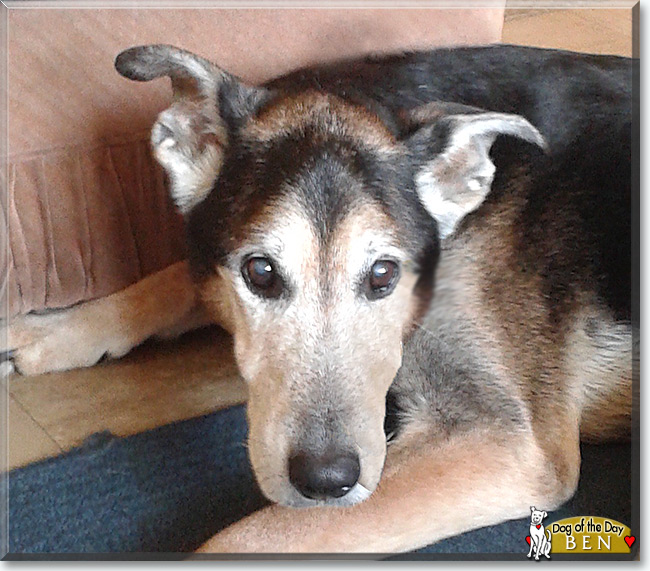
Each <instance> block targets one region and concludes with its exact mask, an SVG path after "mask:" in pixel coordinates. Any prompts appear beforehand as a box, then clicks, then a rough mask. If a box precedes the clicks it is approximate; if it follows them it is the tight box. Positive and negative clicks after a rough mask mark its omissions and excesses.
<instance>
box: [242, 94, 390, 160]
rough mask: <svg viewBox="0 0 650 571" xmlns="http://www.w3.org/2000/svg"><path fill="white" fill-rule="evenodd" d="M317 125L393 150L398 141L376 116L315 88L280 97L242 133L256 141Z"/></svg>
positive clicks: (353, 138) (376, 147) (329, 130)
mask: <svg viewBox="0 0 650 571" xmlns="http://www.w3.org/2000/svg"><path fill="white" fill-rule="evenodd" d="M318 126H320V127H321V128H322V131H323V133H328V134H329V135H330V136H331V135H335V136H337V137H341V138H345V137H349V138H351V139H352V140H354V141H358V142H361V143H363V144H364V145H368V146H371V147H374V148H375V149H377V150H380V151H383V152H393V151H394V149H395V147H396V146H397V144H398V143H397V141H396V140H395V138H394V137H393V135H392V134H391V133H390V131H389V130H388V129H387V128H386V126H385V125H384V124H383V123H382V122H381V121H380V120H379V118H378V117H377V116H375V115H373V114H371V113H369V112H368V111H366V110H365V109H362V108H361V107H354V106H351V105H349V104H347V103H344V102H343V101H341V100H340V99H339V98H338V97H336V96H334V95H327V94H323V93H318V92H315V91H307V92H302V93H300V94H298V95H295V96H285V97H282V98H280V99H279V100H278V101H276V102H274V104H273V105H271V106H269V107H266V108H265V109H264V110H263V111H262V113H261V114H260V115H259V116H258V117H256V118H254V119H253V120H251V121H250V122H249V123H248V125H247V126H246V127H245V128H244V130H243V134H244V136H245V137H249V138H251V139H255V140H258V141H270V140H272V139H275V138H277V137H279V136H282V135H287V134H289V133H295V132H300V131H301V130H304V129H306V128H307V127H318Z"/></svg>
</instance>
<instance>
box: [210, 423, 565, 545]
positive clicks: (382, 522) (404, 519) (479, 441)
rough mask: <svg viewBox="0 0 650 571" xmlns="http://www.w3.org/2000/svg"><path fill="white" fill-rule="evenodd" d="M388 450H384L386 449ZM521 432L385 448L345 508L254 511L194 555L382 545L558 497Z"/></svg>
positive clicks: (440, 533)
mask: <svg viewBox="0 0 650 571" xmlns="http://www.w3.org/2000/svg"><path fill="white" fill-rule="evenodd" d="M389 450H390V449H389ZM553 482H554V476H553V471H552V470H549V469H548V464H547V462H546V461H545V458H544V455H543V454H542V453H541V451H540V449H539V448H538V447H537V445H536V444H535V441H534V439H533V438H532V437H531V436H530V435H526V434H519V435H509V436H506V435H504V434H499V433H498V432H496V431H490V430H481V431H476V432H470V433H465V434H462V435H457V436H455V437H453V438H451V439H449V440H447V441H445V442H443V443H437V444H434V445H429V443H428V442H427V441H426V440H424V441H422V442H420V444H419V445H418V446H415V445H413V444H410V445H408V446H406V447H400V448H396V449H393V450H390V451H389V456H388V458H387V463H386V468H385V471H384V475H383V476H382V480H381V482H380V485H379V487H378V488H377V490H376V491H375V492H374V493H373V494H372V496H371V497H370V498H369V499H368V500H366V501H365V502H363V503H361V504H357V505H355V506H352V507H346V508H334V507H330V508H305V509H295V508H293V509H292V508H285V507H281V506H278V505H274V506H271V507H268V508H266V509H264V510H261V511H259V512H256V513H254V514H252V515H251V516H249V517H247V518H245V519H243V520H241V521H239V522H238V523H236V524H234V525H232V526H230V527H228V528H226V529H225V530H224V531H222V532H220V533H219V534H217V535H216V536H215V537H213V538H212V539H210V540H209V541H207V542H206V543H205V544H204V545H203V546H202V547H201V548H200V549H199V553H225V552H234V553H243V552H260V553H272V552H275V553H291V552H302V553H334V552H361V553H389V552H404V551H409V550H413V549H417V548H419V547H422V546H425V545H428V544H430V543H433V542H435V541H438V540H440V539H443V538H445V537H450V536H453V535H456V534H459V533H462V532H465V531H468V530H471V529H475V528H479V527H483V526H486V525H491V524H496V523H499V522H501V521H504V520H507V519H513V518H518V517H524V516H526V515H528V514H529V513H530V506H531V505H532V504H534V505H543V506H549V507H554V506H555V505H558V504H559V503H561V502H562V501H564V500H565V499H566V494H565V493H564V492H562V490H563V488H564V486H562V485H561V483H558V482H556V483H555V484H553Z"/></svg>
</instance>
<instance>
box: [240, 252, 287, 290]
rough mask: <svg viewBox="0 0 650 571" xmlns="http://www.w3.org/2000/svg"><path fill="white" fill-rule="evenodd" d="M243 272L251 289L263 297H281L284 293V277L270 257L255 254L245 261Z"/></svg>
mask: <svg viewBox="0 0 650 571" xmlns="http://www.w3.org/2000/svg"><path fill="white" fill-rule="evenodd" d="M242 274H243V276H244V279H245V280H246V283H247V284H248V287H249V289H250V290H251V291H252V292H253V293H255V294H257V295H261V296H262V297H269V298H274V297H279V296H280V294H281V293H282V289H283V283H282V278H281V277H280V276H279V275H278V272H277V271H276V269H275V268H274V267H273V264H272V263H271V260H269V259H268V258H263V257H258V256H253V257H252V258H248V260H246V262H244V266H243V268H242Z"/></svg>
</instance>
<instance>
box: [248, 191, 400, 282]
mask: <svg viewBox="0 0 650 571" xmlns="http://www.w3.org/2000/svg"><path fill="white" fill-rule="evenodd" d="M322 226H323V222H322V220H319V219H314V217H313V213H312V212H311V209H310V208H309V207H306V205H305V204H304V201H303V200H301V198H300V197H299V196H298V195H296V194H286V195H284V196H283V198H282V199H278V200H276V201H274V202H273V203H272V204H269V205H267V207H266V208H264V209H263V211H262V212H261V213H260V215H259V216H258V217H257V218H256V219H255V221H254V222H253V223H252V224H251V225H250V227H249V233H248V236H247V238H246V240H245V242H244V244H243V246H242V250H243V251H248V250H250V251H263V252H264V253H266V254H268V255H271V256H272V257H274V258H275V259H276V260H278V261H280V262H281V263H282V265H283V266H284V267H285V268H286V269H287V270H290V271H292V272H293V273H295V274H304V275H307V274H321V273H323V272H327V273H328V274H329V275H330V276H331V277H332V278H335V277H336V276H345V277H348V276H350V275H354V274H355V273H357V272H358V271H359V269H360V268H362V267H363V266H364V264H366V263H367V261H368V260H369V259H372V258H373V257H376V256H380V255H391V256H393V257H395V258H403V257H407V256H408V254H407V253H406V251H405V248H404V247H403V245H402V243H401V241H400V238H399V234H400V233H399V230H398V228H397V227H396V225H395V221H394V220H392V219H391V218H390V217H389V216H388V215H387V214H386V212H384V210H383V209H382V208H381V207H380V205H378V204H376V203H373V202H372V201H370V200H363V201H361V200H359V201H357V204H356V205H355V207H354V208H353V209H350V210H348V211H347V212H346V213H345V214H343V215H341V216H340V217H338V218H337V219H336V222H334V223H333V224H331V225H330V226H329V227H328V228H327V231H326V232H323V227H322Z"/></svg>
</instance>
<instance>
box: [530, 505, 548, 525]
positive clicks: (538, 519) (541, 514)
mask: <svg viewBox="0 0 650 571" xmlns="http://www.w3.org/2000/svg"><path fill="white" fill-rule="evenodd" d="M547 515H548V514H547V513H546V512H545V511H543V510H536V509H535V507H534V506H531V508H530V523H531V524H533V525H538V524H541V523H542V521H544V518H545V517H546V516H547Z"/></svg>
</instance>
